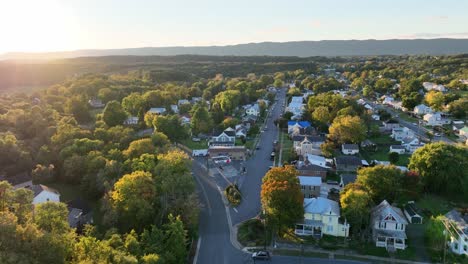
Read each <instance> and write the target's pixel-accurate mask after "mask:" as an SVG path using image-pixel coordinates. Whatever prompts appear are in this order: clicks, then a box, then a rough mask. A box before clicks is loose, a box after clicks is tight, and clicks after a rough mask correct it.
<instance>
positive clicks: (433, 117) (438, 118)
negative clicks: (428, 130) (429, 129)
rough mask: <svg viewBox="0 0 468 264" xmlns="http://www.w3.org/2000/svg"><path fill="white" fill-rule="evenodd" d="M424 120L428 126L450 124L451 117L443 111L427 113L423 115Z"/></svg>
mask: <svg viewBox="0 0 468 264" xmlns="http://www.w3.org/2000/svg"><path fill="white" fill-rule="evenodd" d="M423 119H424V122H426V125H428V126H442V125H447V124H450V122H451V121H450V119H449V118H446V117H445V116H444V114H442V113H441V112H436V113H430V114H425V115H424V116H423Z"/></svg>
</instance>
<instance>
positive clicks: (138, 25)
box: [0, 0, 468, 54]
mask: <svg viewBox="0 0 468 264" xmlns="http://www.w3.org/2000/svg"><path fill="white" fill-rule="evenodd" d="M467 11H468V1H467V0H424V1H423V0H282V1H280V0H228V1H226V0H224V1H220V0H185V1H182V0H168V1H163V0H1V1H0V36H1V37H0V54H2V53H6V52H14V51H15V52H18V51H19V52H44V51H65V50H77V49H113V48H136V47H150V46H152V47H163V46H202V45H203V46H205V45H231V44H240V43H250V42H264V41H274V42H284V41H300V40H332V39H335V40H339V39H393V38H405V39H409V38H439V37H449V38H468V15H467Z"/></svg>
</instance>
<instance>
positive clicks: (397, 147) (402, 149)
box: [389, 145, 406, 154]
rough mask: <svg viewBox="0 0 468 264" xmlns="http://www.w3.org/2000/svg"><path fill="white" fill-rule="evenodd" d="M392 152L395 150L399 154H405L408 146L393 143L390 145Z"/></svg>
mask: <svg viewBox="0 0 468 264" xmlns="http://www.w3.org/2000/svg"><path fill="white" fill-rule="evenodd" d="M389 152H390V153H392V152H395V153H398V154H405V152H406V148H405V146H403V145H391V146H390V151H389Z"/></svg>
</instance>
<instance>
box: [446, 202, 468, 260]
mask: <svg viewBox="0 0 468 264" xmlns="http://www.w3.org/2000/svg"><path fill="white" fill-rule="evenodd" d="M445 218H447V220H449V221H450V222H451V223H452V224H453V226H454V227H455V228H456V229H455V228H454V230H452V232H449V234H450V241H449V242H448V244H449V247H450V250H451V251H452V252H453V253H455V254H458V255H462V254H464V255H468V222H467V219H468V216H463V215H462V214H461V213H460V212H458V211H457V210H455V209H453V210H452V211H450V212H448V213H447V214H446V215H445ZM453 231H456V232H453Z"/></svg>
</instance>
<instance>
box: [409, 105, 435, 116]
mask: <svg viewBox="0 0 468 264" xmlns="http://www.w3.org/2000/svg"><path fill="white" fill-rule="evenodd" d="M413 113H415V114H417V115H425V114H429V113H432V108H430V107H429V106H427V105H425V104H419V105H417V106H415V107H414V109H413Z"/></svg>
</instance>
